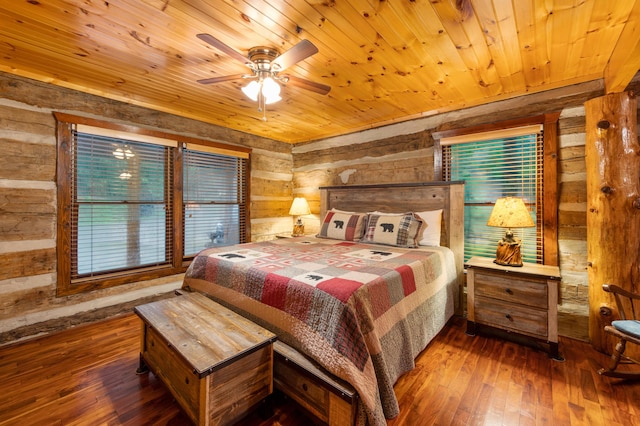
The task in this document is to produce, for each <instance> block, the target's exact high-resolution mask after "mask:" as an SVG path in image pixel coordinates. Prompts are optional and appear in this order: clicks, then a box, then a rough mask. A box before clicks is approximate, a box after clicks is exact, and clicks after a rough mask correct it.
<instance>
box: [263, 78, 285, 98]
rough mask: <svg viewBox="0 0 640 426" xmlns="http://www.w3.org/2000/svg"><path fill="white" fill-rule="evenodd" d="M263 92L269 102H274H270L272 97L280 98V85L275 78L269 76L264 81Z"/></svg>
mask: <svg viewBox="0 0 640 426" xmlns="http://www.w3.org/2000/svg"><path fill="white" fill-rule="evenodd" d="M262 94H263V95H264V97H265V98H266V99H267V103H273V102H269V100H271V99H276V98H277V99H278V100H280V99H281V98H280V85H279V84H278V83H276V81H275V80H274V79H273V78H271V77H267V78H265V79H264V80H263V81H262Z"/></svg>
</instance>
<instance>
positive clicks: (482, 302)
mask: <svg viewBox="0 0 640 426" xmlns="http://www.w3.org/2000/svg"><path fill="white" fill-rule="evenodd" d="M475 303H476V310H475V313H476V315H475V320H476V321H478V322H480V323H483V324H487V325H490V326H493V327H498V328H501V329H504V330H509V331H515V332H516V333H522V334H527V335H531V336H534V337H540V338H546V337H547V336H548V331H547V324H548V312H547V311H546V310H541V309H536V308H530V307H527V306H522V305H514V304H511V303H508V302H503V301H501V300H498V299H493V298H489V297H483V296H477V297H476V301H475ZM480 307H481V308H480Z"/></svg>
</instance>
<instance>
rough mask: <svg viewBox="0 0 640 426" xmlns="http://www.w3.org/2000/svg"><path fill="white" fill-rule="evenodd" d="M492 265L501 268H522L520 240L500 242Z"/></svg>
mask: <svg viewBox="0 0 640 426" xmlns="http://www.w3.org/2000/svg"><path fill="white" fill-rule="evenodd" d="M493 263H495V264H498V265H502V266H516V267H518V266H522V254H521V252H520V240H518V239H517V238H515V239H512V240H511V241H509V240H504V239H503V240H500V241H499V242H498V248H497V249H496V259H495V260H494V261H493Z"/></svg>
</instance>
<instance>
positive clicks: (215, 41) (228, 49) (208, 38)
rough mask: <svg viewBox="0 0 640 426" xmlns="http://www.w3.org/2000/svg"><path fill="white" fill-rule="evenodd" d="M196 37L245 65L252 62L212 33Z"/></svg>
mask: <svg viewBox="0 0 640 426" xmlns="http://www.w3.org/2000/svg"><path fill="white" fill-rule="evenodd" d="M196 37H198V38H199V39H200V40H202V41H204V42H206V43H209V44H210V45H211V46H213V47H215V48H216V49H218V50H219V51H221V52H223V53H226V54H227V55H229V56H231V57H232V58H233V59H235V60H236V61H238V62H242V63H243V64H245V65H248V64H250V63H251V61H249V59H247V58H246V57H245V56H244V55H242V54H241V53H240V52H238V51H236V50H235V49H232V48H231V47H229V46H227V45H226V44H224V43H223V42H221V41H220V40H218V39H217V38H215V37H213V36H212V35H209V34H198V35H197V36H196ZM294 47H295V46H294Z"/></svg>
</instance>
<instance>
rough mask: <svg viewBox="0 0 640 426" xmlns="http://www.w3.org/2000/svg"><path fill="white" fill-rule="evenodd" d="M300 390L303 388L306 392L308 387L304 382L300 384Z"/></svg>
mask: <svg viewBox="0 0 640 426" xmlns="http://www.w3.org/2000/svg"><path fill="white" fill-rule="evenodd" d="M302 390H304V391H305V392H307V391H308V390H309V387H308V386H307V384H306V383H303V384H302Z"/></svg>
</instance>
